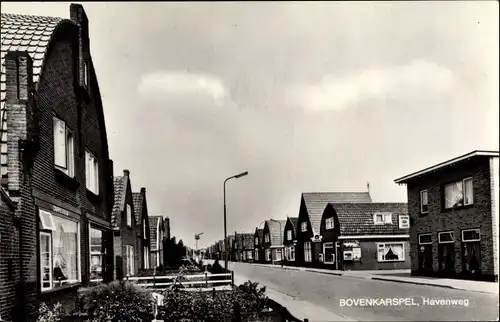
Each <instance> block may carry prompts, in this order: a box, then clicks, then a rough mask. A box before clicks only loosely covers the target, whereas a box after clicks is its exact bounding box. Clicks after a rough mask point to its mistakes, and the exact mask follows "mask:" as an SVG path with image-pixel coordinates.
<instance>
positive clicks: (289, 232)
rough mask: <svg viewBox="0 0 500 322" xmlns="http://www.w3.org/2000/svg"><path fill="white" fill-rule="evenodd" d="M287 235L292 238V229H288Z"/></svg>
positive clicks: (289, 238) (288, 238)
mask: <svg viewBox="0 0 500 322" xmlns="http://www.w3.org/2000/svg"><path fill="white" fill-rule="evenodd" d="M286 236H287V237H286V239H287V240H292V231H291V230H287V232H286Z"/></svg>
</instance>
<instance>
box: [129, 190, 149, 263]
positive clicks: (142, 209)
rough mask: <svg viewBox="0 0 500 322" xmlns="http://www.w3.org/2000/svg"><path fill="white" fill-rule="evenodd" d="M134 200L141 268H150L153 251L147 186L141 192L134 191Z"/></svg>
mask: <svg viewBox="0 0 500 322" xmlns="http://www.w3.org/2000/svg"><path fill="white" fill-rule="evenodd" d="M132 199H133V200H134V213H135V222H136V226H140V229H138V230H136V232H137V243H136V244H137V249H140V250H142V258H140V268H141V269H148V268H149V267H150V266H151V251H150V247H149V243H150V233H149V216H148V203H147V200H146V188H144V187H142V188H141V192H132Z"/></svg>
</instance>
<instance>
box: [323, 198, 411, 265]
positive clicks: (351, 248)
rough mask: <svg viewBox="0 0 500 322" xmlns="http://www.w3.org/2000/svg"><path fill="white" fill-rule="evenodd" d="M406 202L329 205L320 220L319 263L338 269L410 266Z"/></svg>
mask: <svg viewBox="0 0 500 322" xmlns="http://www.w3.org/2000/svg"><path fill="white" fill-rule="evenodd" d="M409 230H410V220H409V216H408V206H407V204H406V203H373V202H371V203H337V204H328V205H327V206H326V207H325V210H324V211H323V215H322V218H321V222H320V229H319V232H320V235H321V236H322V241H321V245H322V249H321V253H320V256H319V257H320V259H319V262H318V263H317V265H316V266H318V267H321V268H328V269H337V270H383V269H408V268H410V262H411V260H410V243H409V240H410V236H409Z"/></svg>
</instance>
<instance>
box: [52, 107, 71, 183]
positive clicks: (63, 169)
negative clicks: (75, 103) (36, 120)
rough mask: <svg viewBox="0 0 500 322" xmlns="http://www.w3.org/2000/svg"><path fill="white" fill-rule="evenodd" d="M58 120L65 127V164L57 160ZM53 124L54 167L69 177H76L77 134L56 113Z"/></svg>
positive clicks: (53, 116)
mask: <svg viewBox="0 0 500 322" xmlns="http://www.w3.org/2000/svg"><path fill="white" fill-rule="evenodd" d="M56 122H60V123H61V125H62V127H64V134H63V140H64V165H62V164H59V161H58V160H57V152H56V151H59V150H57V148H56V146H57V143H58V142H56V131H57V129H56ZM52 126H53V134H52V135H53V138H52V141H53V146H54V159H53V161H54V168H55V169H57V170H59V171H61V172H63V173H65V174H66V175H67V176H68V177H70V178H74V177H75V136H74V134H73V131H72V130H71V129H70V128H69V127H68V125H67V124H66V121H64V120H62V119H61V118H59V117H57V116H56V115H52Z"/></svg>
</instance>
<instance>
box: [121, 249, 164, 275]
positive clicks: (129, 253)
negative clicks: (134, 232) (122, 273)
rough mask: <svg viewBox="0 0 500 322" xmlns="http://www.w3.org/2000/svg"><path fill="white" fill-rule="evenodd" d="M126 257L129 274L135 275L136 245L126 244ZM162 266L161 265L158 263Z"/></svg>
mask: <svg viewBox="0 0 500 322" xmlns="http://www.w3.org/2000/svg"><path fill="white" fill-rule="evenodd" d="M125 251H126V254H125V258H126V261H127V262H126V263H127V275H129V276H133V275H134V246H131V245H125ZM158 266H160V265H158Z"/></svg>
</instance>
